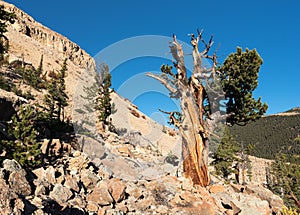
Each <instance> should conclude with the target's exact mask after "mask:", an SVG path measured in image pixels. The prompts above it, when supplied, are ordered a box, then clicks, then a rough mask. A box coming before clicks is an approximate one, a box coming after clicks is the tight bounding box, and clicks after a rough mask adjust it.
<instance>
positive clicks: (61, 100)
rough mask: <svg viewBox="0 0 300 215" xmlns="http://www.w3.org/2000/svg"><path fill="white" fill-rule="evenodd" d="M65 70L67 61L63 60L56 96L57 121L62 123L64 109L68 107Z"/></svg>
mask: <svg viewBox="0 0 300 215" xmlns="http://www.w3.org/2000/svg"><path fill="white" fill-rule="evenodd" d="M67 70H68V68H67V59H65V60H64V62H63V65H62V68H61V70H60V72H59V73H58V89H57V90H58V95H57V98H58V100H57V108H58V109H57V114H58V116H57V117H58V119H59V120H62V122H64V121H65V107H67V106H68V99H69V97H68V95H67V93H66V83H65V78H66V71H67Z"/></svg>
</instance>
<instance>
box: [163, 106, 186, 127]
mask: <svg viewBox="0 0 300 215" xmlns="http://www.w3.org/2000/svg"><path fill="white" fill-rule="evenodd" d="M158 110H159V111H160V112H162V113H165V114H168V115H169V119H170V121H169V122H168V123H169V124H170V125H174V126H175V127H177V128H180V127H181V113H180V112H178V111H172V112H167V111H163V110H161V109H158ZM175 115H177V116H178V117H176V116H175Z"/></svg>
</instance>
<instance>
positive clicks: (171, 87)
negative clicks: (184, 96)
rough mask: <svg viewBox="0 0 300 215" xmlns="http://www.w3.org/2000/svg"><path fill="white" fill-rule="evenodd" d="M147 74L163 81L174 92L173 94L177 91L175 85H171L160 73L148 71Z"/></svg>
mask: <svg viewBox="0 0 300 215" xmlns="http://www.w3.org/2000/svg"><path fill="white" fill-rule="evenodd" d="M146 75H147V76H149V77H151V78H154V79H156V80H158V81H159V82H160V83H162V84H163V85H164V86H165V87H166V88H167V89H168V90H169V91H170V93H172V94H176V93H177V89H176V88H175V87H173V86H171V84H170V83H169V81H168V80H166V79H164V78H163V77H161V76H159V75H155V74H152V73H150V72H147V73H146Z"/></svg>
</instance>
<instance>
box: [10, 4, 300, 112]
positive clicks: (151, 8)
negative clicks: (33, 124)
mask: <svg viewBox="0 0 300 215" xmlns="http://www.w3.org/2000/svg"><path fill="white" fill-rule="evenodd" d="M7 2H10V3H13V4H15V5H16V6H18V7H19V8H21V9H23V10H24V11H25V12H27V13H28V14H30V15H31V16H32V17H33V18H34V19H36V20H37V21H39V22H41V23H42V24H44V25H46V26H47V27H49V28H51V29H53V30H55V31H57V32H59V33H61V34H63V35H65V36H66V37H68V38H69V39H71V40H72V41H74V42H76V43H77V44H78V45H80V47H81V48H83V49H84V50H86V51H87V52H88V53H89V54H90V55H91V56H95V55H96V54H97V53H98V52H100V51H101V50H103V49H104V48H106V47H108V46H110V45H112V44H114V43H116V42H118V41H120V40H123V39H126V38H130V37H134V36H141V35H161V36H168V37H169V36H172V34H173V33H175V34H176V35H177V38H179V39H180V40H182V41H184V42H186V43H188V42H189V40H190V38H189V37H188V36H187V34H188V33H194V32H195V31H196V29H197V28H199V29H204V36H205V37H207V38H209V36H210V34H214V36H215V37H214V40H215V45H216V46H218V44H220V48H219V49H218V55H219V56H221V58H220V61H221V62H222V61H223V60H224V58H225V57H226V56H227V55H228V54H230V53H232V52H234V51H235V50H236V47H237V46H241V47H242V48H244V49H245V48H246V47H248V48H250V49H253V48H256V49H257V51H258V52H259V54H260V55H261V57H262V58H263V60H264V64H263V66H262V68H261V72H260V74H259V87H258V88H257V90H256V91H255V94H254V95H255V96H256V97H258V96H262V100H263V101H265V102H267V103H268V105H269V110H268V114H273V113H276V112H280V111H285V110H288V109H290V108H292V107H299V106H300V94H299V92H300V84H299V80H300V69H299V66H298V64H299V62H300V13H299V10H300V1H299V0H285V1H282V0H276V1H262V0H259V1H258V0H252V1H240V0H234V1H233V0H227V1H223V0H215V1H202V0H198V1H192V0H190V1H177V0H172V1H169V0H166V1H158V0H152V1H141V0H139V1H137V0H127V1H121V0H118V1H113V0H112V1H99V0H90V1H79V0H73V1H69V0H60V1H58V0H52V1H40V0H26V1H21V0H9V1H7ZM216 46H215V47H216ZM135 48H137V47H135ZM165 48H166V50H168V44H167V43H166V44H165ZM123 51H124V50H123ZM128 51H129V50H128ZM166 52H167V51H166ZM188 57H191V56H187V58H188ZM165 62H167V61H166V59H162V58H153V57H152V58H149V57H148V58H143V59H136V60H130V61H128V62H125V63H123V64H121V65H119V66H118V67H116V68H115V69H114V71H112V72H113V83H114V87H115V89H119V87H120V86H121V85H122V83H124V82H126V81H127V79H128V78H130V77H133V76H134V75H136V74H140V73H143V72H147V71H159V68H160V66H161V64H162V63H165ZM167 63H168V62H167ZM109 66H110V65H109ZM114 74H115V75H114ZM147 84H148V83H147ZM133 85H135V84H133ZM153 94H154V95H152V96H151V93H149V92H147V93H145V94H144V95H139V96H136V98H135V102H136V103H137V105H138V106H140V109H141V110H143V111H145V112H146V113H147V114H148V115H153V114H155V111H156V110H157V107H159V106H161V105H162V103H163V102H158V101H159V100H158V99H157V98H158V97H157V93H153ZM160 96H161V97H164V96H165V95H160ZM163 100H165V98H164V99H163ZM145 101H148V103H149V104H147V105H143V103H145ZM175 106H176V105H175Z"/></svg>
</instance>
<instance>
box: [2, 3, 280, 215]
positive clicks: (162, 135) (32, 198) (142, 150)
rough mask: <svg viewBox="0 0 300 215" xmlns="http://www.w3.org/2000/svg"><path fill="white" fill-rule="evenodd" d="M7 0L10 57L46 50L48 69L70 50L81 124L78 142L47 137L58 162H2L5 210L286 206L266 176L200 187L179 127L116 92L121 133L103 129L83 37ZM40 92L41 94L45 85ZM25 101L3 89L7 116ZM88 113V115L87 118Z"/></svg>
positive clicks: (255, 209) (71, 86)
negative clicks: (89, 108)
mask: <svg viewBox="0 0 300 215" xmlns="http://www.w3.org/2000/svg"><path fill="white" fill-rule="evenodd" d="M1 4H4V5H5V7H6V8H7V10H9V11H14V12H15V13H16V15H17V20H16V22H15V24H13V25H11V26H9V27H8V33H7V37H8V38H9V40H10V45H11V48H10V53H9V61H10V62H11V61H14V60H21V61H23V60H24V61H25V62H27V63H31V64H32V65H33V66H35V67H37V66H38V64H39V62H40V58H41V56H42V55H43V58H44V71H45V72H46V71H52V70H59V69H60V68H61V64H62V61H63V60H64V59H65V58H68V74H67V79H66V85H67V91H68V94H69V98H70V101H69V104H70V105H69V107H68V110H67V112H68V115H69V116H70V117H71V116H72V117H73V118H72V121H73V123H74V125H79V127H76V128H75V131H76V132H77V134H76V135H77V141H78V143H79V145H80V148H79V150H75V149H72V148H71V147H70V145H68V144H66V143H63V142H61V141H60V140H55V139H54V140H44V142H43V144H42V152H43V156H44V157H48V158H49V160H52V162H49V163H47V164H46V165H45V166H44V167H41V168H38V169H34V170H33V171H32V172H25V170H23V169H22V168H21V167H20V165H19V164H18V163H16V162H15V161H13V160H6V161H5V162H4V163H3V168H1V169H0V190H1V192H0V208H1V210H2V213H3V214H11V213H13V214H271V213H272V212H274V213H276V212H278V211H279V209H280V208H281V206H282V204H283V202H282V200H281V199H280V198H279V197H277V196H275V195H273V194H272V193H271V192H270V191H269V190H267V189H265V188H264V187H263V186H261V185H259V184H258V185H253V184H249V185H247V186H240V185H234V184H227V185H225V184H224V183H223V182H222V180H220V179H218V178H214V177H213V180H212V181H213V183H212V184H211V186H209V187H207V188H201V187H193V186H192V184H191V182H190V181H189V180H188V179H185V178H184V177H182V173H181V157H180V156H181V152H180V150H181V144H180V137H179V136H178V134H177V132H176V131H174V130H172V129H169V128H163V127H162V126H161V125H158V124H157V123H155V122H153V121H152V120H151V119H150V118H149V117H147V116H145V115H144V114H143V113H141V112H140V111H139V110H138V107H136V106H134V105H133V104H131V103H130V102H129V101H128V100H126V99H123V98H121V97H120V96H118V95H117V94H113V102H114V103H115V105H116V109H117V112H116V113H115V114H114V115H113V116H112V121H113V123H114V125H115V126H116V130H117V133H118V135H117V134H115V133H110V132H99V129H98V125H97V123H95V114H94V113H86V115H84V114H82V111H83V110H82V108H83V107H84V105H86V104H89V103H88V102H90V101H86V100H84V99H83V100H82V93H84V89H85V88H86V87H88V86H91V85H92V83H93V81H94V79H93V75H94V68H95V62H94V60H93V59H92V58H91V57H90V56H89V55H88V54H87V53H86V52H85V51H83V50H82V49H81V48H80V47H79V46H78V45H76V44H74V43H73V42H71V41H70V40H68V39H67V38H65V37H64V36H62V35H60V34H58V33H55V32H53V31H51V30H50V29H48V28H46V27H44V26H43V25H41V24H40V23H38V22H36V21H34V20H33V19H32V17H30V16H29V15H27V14H26V13H25V12H23V11H21V10H20V9H18V8H16V7H14V6H13V5H11V4H7V3H5V2H2V1H1ZM1 72H6V71H2V70H1ZM21 87H23V86H21ZM33 93H34V96H36V98H37V100H38V99H41V98H42V96H43V93H44V92H43V91H41V92H33ZM22 102H24V103H26V102H28V101H26V99H24V98H22V97H19V96H16V95H14V94H13V93H9V92H6V91H3V90H0V108H1V110H2V112H1V113H0V116H1V117H0V118H1V120H4V118H5V114H6V113H9V114H8V116H7V117H6V118H9V117H10V116H11V114H12V113H13V112H14V111H15V108H17V106H18V105H19V104H20V103H22ZM86 102H87V103H86ZM9 111H11V112H9ZM80 111H81V112H80ZM4 113H5V114H4ZM86 119H88V120H89V121H88V123H85V125H84V126H83V124H84V122H85V120H86ZM80 126H82V127H80ZM80 128H81V129H82V128H87V129H88V130H89V134H86V133H83V132H80ZM0 131H1V130H0ZM255 169H259V168H255ZM262 169H263V168H262ZM261 180H263V179H261Z"/></svg>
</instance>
